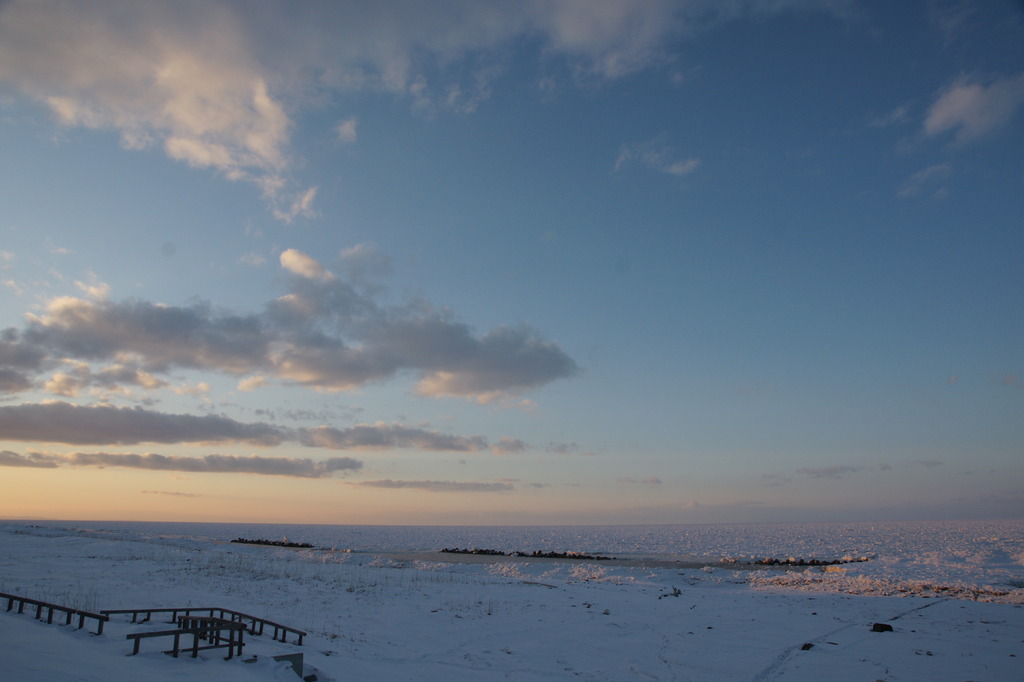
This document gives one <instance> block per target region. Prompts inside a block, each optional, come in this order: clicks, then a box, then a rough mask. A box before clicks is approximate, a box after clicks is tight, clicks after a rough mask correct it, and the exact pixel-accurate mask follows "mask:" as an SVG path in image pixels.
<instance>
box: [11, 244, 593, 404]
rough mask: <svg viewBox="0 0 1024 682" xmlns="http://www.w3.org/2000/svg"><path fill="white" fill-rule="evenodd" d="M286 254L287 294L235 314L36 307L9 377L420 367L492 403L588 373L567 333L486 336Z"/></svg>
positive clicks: (335, 386)
mask: <svg viewBox="0 0 1024 682" xmlns="http://www.w3.org/2000/svg"><path fill="white" fill-rule="evenodd" d="M342 256H343V258H345V259H348V260H349V261H351V268H353V269H354V270H355V271H356V274H357V275H358V276H359V277H366V276H368V273H367V270H366V268H367V267H384V265H383V263H384V261H383V260H382V259H381V258H380V257H379V254H376V255H375V254H374V252H373V251H372V250H370V249H365V250H363V251H360V252H359V253H358V254H356V253H353V252H345V253H343V254H342ZM280 261H281V266H282V268H283V269H284V270H286V271H287V272H288V273H290V275H291V276H290V277H289V278H288V280H287V282H288V289H289V293H287V294H285V295H284V296H281V297H279V298H277V299H275V300H273V301H270V302H269V303H267V305H266V306H265V308H264V310H263V311H262V312H261V313H259V314H249V315H237V314H233V313H231V312H229V311H226V310H224V309H222V308H218V307H215V306H213V305H212V304H209V303H205V302H200V303H193V304H191V305H189V306H169V305H163V304H156V303H150V302H147V301H141V300H135V299H128V300H125V301H109V300H99V301H97V300H86V299H81V298H74V297H58V298H55V299H53V300H51V301H50V302H49V303H48V304H47V306H46V308H45V310H44V311H43V312H42V313H41V314H30V315H27V320H28V324H27V328H26V329H25V331H24V332H19V331H17V330H7V331H6V332H4V336H3V337H2V339H3V340H2V341H0V369H2V368H3V367H4V366H5V365H6V367H7V369H8V376H9V378H8V380H7V381H6V384H3V385H6V386H7V387H8V390H10V391H14V390H24V388H26V387H27V383H28V381H29V378H28V377H29V374H30V373H31V372H32V371H40V370H41V369H42V366H43V364H44V363H45V362H46V361H47V358H48V357H49V358H51V360H50V361H51V362H55V361H56V360H55V359H56V358H61V359H64V360H67V361H77V362H79V363H110V365H109V367H108V368H106V369H101V370H98V371H89V370H87V369H80V370H78V372H79V374H78V375H73V374H74V373H73V372H65V375H66V376H62V377H59V380H57V381H54V382H53V383H52V384H51V390H53V391H54V392H55V393H56V394H58V395H66V396H69V395H74V394H75V392H76V391H77V390H79V389H81V388H82V387H84V386H85V385H87V384H89V383H90V382H93V383H95V382H96V381H99V380H100V379H102V378H103V377H110V378H113V377H116V376H120V377H122V378H123V379H124V380H125V381H126V382H128V383H131V384H133V385H137V386H139V387H143V388H152V387H159V386H161V385H162V384H161V383H160V381H162V380H159V379H156V378H155V376H156V375H159V374H161V373H167V372H170V371H172V370H173V369H175V368H185V369H201V370H211V371H217V372H222V373H226V374H231V375H251V376H252V377H256V376H260V377H266V378H270V377H276V378H277V379H279V380H281V381H283V382H285V383H290V384H294V385H299V386H307V387H310V388H317V389H324V390H331V391H340V390H349V389H354V388H358V387H360V386H363V385H366V384H369V383H372V382H380V381H384V380H387V379H390V378H391V377H393V376H395V375H397V374H399V373H401V372H410V373H412V375H413V376H414V377H418V381H417V384H416V387H415V391H416V393H417V394H419V395H422V396H431V397H440V396H457V397H464V398H470V399H474V400H478V401H480V402H488V401H493V400H495V399H498V398H505V397H509V396H514V395H516V394H518V393H519V392H521V391H523V390H527V389H532V388H536V387H539V386H542V385H544V384H547V383H549V382H551V381H555V380H557V379H561V378H568V377H572V376H575V375H576V374H577V373H578V372H579V367H578V366H577V364H576V362H575V361H574V360H573V359H572V358H571V357H569V355H567V354H566V353H565V352H564V351H563V350H562V349H561V348H560V347H559V345H558V344H557V343H554V342H551V341H545V340H544V339H542V338H540V336H539V335H538V334H537V333H536V332H535V331H533V330H532V329H530V328H529V327H527V326H525V325H521V326H517V327H509V326H499V327H496V328H494V329H492V330H491V331H489V332H487V333H485V334H483V335H476V334H474V332H473V330H472V329H471V328H470V327H469V326H468V325H466V324H464V323H461V322H458V321H456V320H454V319H453V317H452V314H451V312H450V311H447V310H444V309H437V308H435V307H434V306H432V305H431V304H429V303H428V302H426V301H422V300H417V301H413V302H410V303H407V304H404V305H393V306H382V305H380V304H379V303H378V302H377V300H376V298H375V292H376V289H375V288H374V287H372V286H367V287H360V288H358V289H357V287H356V286H355V285H354V283H353V282H351V281H346V280H341V279H338V278H336V277H334V276H333V274H332V273H331V272H330V271H328V270H327V269H326V268H324V267H323V266H322V265H321V264H320V263H319V262H318V261H316V260H315V259H313V258H312V257H310V256H308V255H307V254H304V253H302V252H300V251H298V250H296V249H288V250H286V251H284V252H282V254H281V256H280ZM373 263H376V264H377V265H376V266H371V264H373ZM346 267H348V266H346ZM79 367H81V366H79ZM115 370H116V371H115ZM129 370H130V371H129ZM247 381H249V382H250V383H247V384H245V387H246V388H251V387H253V386H255V383H253V382H255V381H256V380H255V379H250V380H247ZM108 387H109V383H108Z"/></svg>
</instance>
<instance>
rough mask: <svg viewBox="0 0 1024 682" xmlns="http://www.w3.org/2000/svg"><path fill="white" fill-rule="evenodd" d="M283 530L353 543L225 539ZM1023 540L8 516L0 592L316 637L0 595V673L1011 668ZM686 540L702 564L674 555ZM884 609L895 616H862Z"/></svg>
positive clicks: (964, 534) (922, 528) (1017, 654)
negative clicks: (188, 643) (170, 632)
mask: <svg viewBox="0 0 1024 682" xmlns="http://www.w3.org/2000/svg"><path fill="white" fill-rule="evenodd" d="M283 531H286V532H283ZM285 536H287V537H288V538H290V539H292V540H295V541H304V542H310V543H311V544H314V545H315V546H317V547H331V548H333V547H340V548H341V549H338V550H325V549H289V548H282V547H265V546H259V545H239V544H231V543H229V542H228V540H230V539H234V538H236V537H267V538H273V539H280V538H282V537H285ZM1022 538H1024V523H1022V522H1020V521H1002V522H970V523H916V524H867V525H843V524H828V525H825V524H792V525H779V526H665V527H650V526H643V527H605V528H535V529H528V528H491V529H485V528H409V527H401V528H398V527H391V528H385V527H382V528H373V527H361V528H360V527H339V526H305V527H303V526H288V527H272V526H244V525H241V524H240V525H229V524H223V525H216V526H215V525H208V524H141V523H139V524H128V523H101V522H94V523H87V524H86V523H72V522H64V523H61V522H45V523H43V522H2V523H0V592H6V593H11V594H17V595H20V596H24V597H29V598H33V599H40V600H44V601H50V602H53V603H57V604H62V605H66V606H71V607H74V608H80V609H86V610H91V611H99V610H102V609H124V608H147V607H149V608H158V607H183V606H195V607H200V606H216V607H223V608H229V609H234V610H237V611H241V612H245V613H249V614H252V615H254V616H258V617H263V618H267V619H270V620H273V621H277V622H280V623H283V624H285V625H288V626H291V627H294V628H298V629H301V630H304V631H306V632H307V633H308V635H307V637H306V639H305V642H304V644H303V645H302V646H299V645H297V644H295V643H294V642H289V643H281V642H276V641H273V640H272V639H271V638H270V637H269V636H268V635H264V636H254V635H248V636H247V638H246V646H245V653H244V654H243V656H241V657H240V658H235V659H232V660H228V661H225V660H224V659H223V657H224V655H225V654H224V652H221V651H219V650H211V651H203V652H200V657H199V658H197V659H192V658H190V657H188V655H187V654H184V655H182V656H181V657H179V658H177V659H174V658H171V657H170V656H166V655H164V654H162V653H160V649H162V648H166V647H167V646H168V644H166V643H163V641H162V640H158V639H148V640H143V644H142V650H141V653H140V654H139V655H137V656H129V655H128V654H130V653H131V649H132V645H131V642H130V641H128V640H127V639H126V638H125V635H127V634H128V633H131V632H146V631H152V630H159V629H166V628H168V627H169V626H168V625H167V624H163V623H157V622H155V620H154V622H150V623H146V624H132V623H131V622H130V618H129V617H125V616H112V617H111V620H110V622H109V623H107V625H106V628H105V631H104V634H103V635H99V636H97V635H94V634H91V633H90V632H89V631H88V630H94V629H95V627H94V626H90V625H88V624H87V629H83V630H76V629H75V626H74V625H72V626H62V625H58V624H52V625H47V624H46V623H45V622H42V621H36V620H34V618H33V614H32V613H29V612H28V611H26V613H24V614H20V615H19V614H17V613H14V612H10V613H5V612H3V611H2V610H0V677H2V678H3V679H11V680H18V681H22V680H24V681H26V682H31V681H34V680H104V681H115V682H116V681H118V680H136V679H146V680H157V681H160V680H171V679H181V677H182V675H185V676H187V677H188V678H189V679H195V680H254V681H255V680H288V681H289V682H291V681H292V680H298V679H299V678H298V677H297V676H296V675H295V673H294V671H293V670H292V669H291V667H290V666H289V665H288V664H287V663H284V662H275V661H273V659H272V656H274V655H278V654H287V653H294V652H301V653H303V654H304V662H305V666H304V675H306V676H310V675H315V676H316V677H317V679H318V680H321V681H330V680H350V679H359V680H559V679H565V680H569V679H573V680H634V679H635V680H751V681H768V680H783V679H785V680H811V679H821V678H822V677H825V676H827V677H828V678H830V679H832V680H835V681H836V682H842V681H844V680H851V681H852V680H887V681H888V680H921V679H929V680H957V681H959V682H963V681H964V680H1021V679H1024V673H1022V670H1024V666H1022V660H1024V543H1022ZM444 546H449V547H454V546H462V547H466V546H480V547H489V548H497V549H501V550H502V551H507V550H534V549H540V550H544V551H581V552H586V553H591V554H602V555H608V556H616V557H618V558H619V559H624V560H622V561H614V562H605V561H581V560H557V559H523V558H513V557H507V556H476V555H455V556H452V555H444V554H440V553H438V552H437V550H438V549H439V548H441V547H444ZM345 550H351V551H345ZM765 556H774V557H776V558H789V557H803V558H812V557H813V558H819V559H834V558H841V557H843V556H849V557H861V556H871V557H873V558H872V559H871V560H870V561H865V562H859V563H849V564H840V565H839V566H838V567H832V568H831V569H830V570H829V571H828V572H826V571H825V570H823V569H822V568H813V569H810V568H808V569H794V568H788V569H784V568H772V569H766V568H763V569H758V570H753V569H751V568H749V567H747V566H745V565H744V563H743V562H744V561H746V560H748V559H754V558H764V557H765ZM683 557H686V558H687V559H688V560H693V559H698V560H700V561H701V563H703V564H705V565H703V566H700V565H698V564H678V565H675V564H668V563H666V562H668V561H671V560H673V559H680V558H683ZM723 557H729V558H734V559H737V561H736V563H722V562H721V561H720V559H721V558H723ZM644 559H650V560H652V561H644ZM682 566H686V567H682ZM690 566H692V567H690ZM0 603H3V602H0ZM876 622H880V623H888V624H890V625H892V626H893V632H882V633H877V632H872V631H871V626H872V624H873V623H876ZM808 645H809V646H808ZM253 657H255V658H256V659H257V660H256V661H255V662H249V663H246V662H244V661H243V660H242V659H250V660H251V659H252V658H253Z"/></svg>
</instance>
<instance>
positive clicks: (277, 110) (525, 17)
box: [0, 0, 849, 222]
mask: <svg viewBox="0 0 1024 682" xmlns="http://www.w3.org/2000/svg"><path fill="white" fill-rule="evenodd" d="M848 4H849V1H848V0H832V1H830V2H825V1H824V0H789V1H780V2H773V3H766V2H739V1H737V0H731V1H725V0H687V1H685V2H680V1H677V0H560V1H559V2H548V1H546V0H523V1H521V2H478V1H477V0H445V1H443V2H432V3H425V2H415V1H409V0H389V1H381V2H363V3H341V2H329V1H326V0H323V1H314V0H310V1H308V2H303V3H300V4H298V5H296V4H295V3H291V2H285V1H284V0H265V1H264V2H260V3H259V4H258V5H257V6H256V7H253V6H252V4H251V3H242V2H227V1H225V0H203V1H200V0H181V1H179V2H170V3H169V2H164V1H162V0H109V1H105V2H77V1H75V0H5V1H4V2H3V4H2V7H3V9H2V11H0V81H5V82H7V83H10V84H13V86H14V87H15V88H16V89H18V90H20V91H21V92H22V93H23V94H25V95H26V96H28V97H30V98H32V99H33V100H35V101H37V102H39V103H41V104H43V105H44V106H46V107H47V108H48V109H49V110H50V111H51V112H52V113H53V115H54V117H55V118H56V119H57V121H59V122H60V123H61V124H62V125H65V126H81V127H85V128H93V129H98V130H112V131H116V132H117V133H118V134H119V135H120V138H121V142H122V144H123V146H124V147H126V148H128V149H149V148H162V149H163V151H164V153H166V154H167V155H168V156H169V157H170V158H173V159H176V160H179V161H181V162H183V163H186V164H188V165H190V166H193V167H196V168H207V169H212V170H215V171H217V172H219V173H221V174H222V175H223V176H224V177H226V178H228V179H230V180H235V181H248V182H252V183H254V184H255V185H256V186H258V187H259V189H260V191H261V192H262V194H263V196H264V197H265V198H266V200H267V202H268V203H269V204H270V208H271V211H272V213H273V214H274V215H275V216H276V217H277V218H278V219H280V220H282V221H285V222H288V221H291V220H294V219H295V218H296V217H299V216H306V217H311V216H313V215H314V212H313V209H312V201H313V197H314V196H315V189H308V190H297V189H295V187H296V184H297V183H296V181H295V178H294V177H293V176H294V168H295V166H296V164H295V163H294V159H293V158H292V156H293V152H292V149H291V133H292V129H293V127H294V122H293V118H292V117H293V116H294V115H295V113H297V112H299V111H301V109H302V108H303V107H304V106H307V105H308V104H309V103H310V102H317V101H322V98H323V93H325V92H344V91H352V90H377V91H385V92H390V93H393V94H396V95H398V96H400V97H404V98H407V100H408V101H410V102H411V103H412V104H413V105H414V106H416V107H423V108H427V109H433V108H435V106H436V105H443V106H447V107H449V108H451V109H454V110H457V111H462V112H472V111H474V110H475V109H476V108H477V106H479V104H480V103H481V102H482V101H483V100H485V99H486V98H487V97H489V95H490V93H491V91H492V90H493V88H494V85H495V83H496V82H497V79H498V78H499V77H500V76H501V75H502V74H503V73H504V72H505V70H506V62H507V60H508V58H509V54H511V52H512V50H511V49H510V48H511V47H513V46H516V45H523V44H528V45H534V46H536V47H537V48H538V49H539V51H540V53H541V55H542V57H543V58H544V59H545V60H546V61H548V62H549V63H558V64H561V65H563V66H564V67H565V72H566V73H568V74H572V76H574V77H587V78H589V79H597V80H601V79H616V78H621V77H624V76H627V75H629V74H631V73H635V72H637V71H639V70H642V69H645V68H648V67H650V66H652V65H657V64H663V63H667V58H666V57H665V55H664V52H665V49H666V46H667V45H669V41H670V39H672V38H673V37H675V36H677V35H680V34H686V33H692V32H694V31H696V30H700V29H702V28H706V27H708V26H711V25H714V24H716V23H718V22H721V21H724V20H728V19H732V18H735V17H737V16H741V15H744V14H764V13H771V12H776V11H785V10H792V9H809V10H810V9H813V10H818V11H830V12H842V11H843V9H844V8H845V7H846V6H847V5H848ZM552 72H557V70H547V72H546V74H545V75H544V79H545V80H546V82H552V80H553V79H552V76H551V75H550V74H551V73H552ZM336 133H337V135H338V137H339V139H340V140H341V141H342V142H345V143H351V142H354V141H355V140H356V119H355V118H350V119H348V120H345V121H342V122H341V123H340V124H339V125H338V127H337V129H336ZM694 163H695V160H692V159H682V160H680V159H675V160H671V161H669V162H668V163H666V164H665V168H664V170H665V171H666V172H670V173H677V174H683V173H687V172H690V171H692V170H693V164H694Z"/></svg>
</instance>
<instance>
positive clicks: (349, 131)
mask: <svg viewBox="0 0 1024 682" xmlns="http://www.w3.org/2000/svg"><path fill="white" fill-rule="evenodd" d="M358 123H359V121H358V119H356V118H355V117H354V116H353V117H352V118H347V119H345V120H344V121H342V122H341V123H339V124H338V127H336V128H335V131H337V133H338V139H339V140H340V141H341V142H344V143H345V144H352V143H353V142H355V141H356V125H357V124H358Z"/></svg>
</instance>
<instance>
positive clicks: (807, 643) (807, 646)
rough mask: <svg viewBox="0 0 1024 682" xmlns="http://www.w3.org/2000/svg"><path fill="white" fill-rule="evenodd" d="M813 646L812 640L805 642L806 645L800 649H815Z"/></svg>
mask: <svg viewBox="0 0 1024 682" xmlns="http://www.w3.org/2000/svg"><path fill="white" fill-rule="evenodd" d="M813 648H814V645H813V644H811V643H810V642H804V645H803V646H802V647H800V651H807V650H808V649H813Z"/></svg>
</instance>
